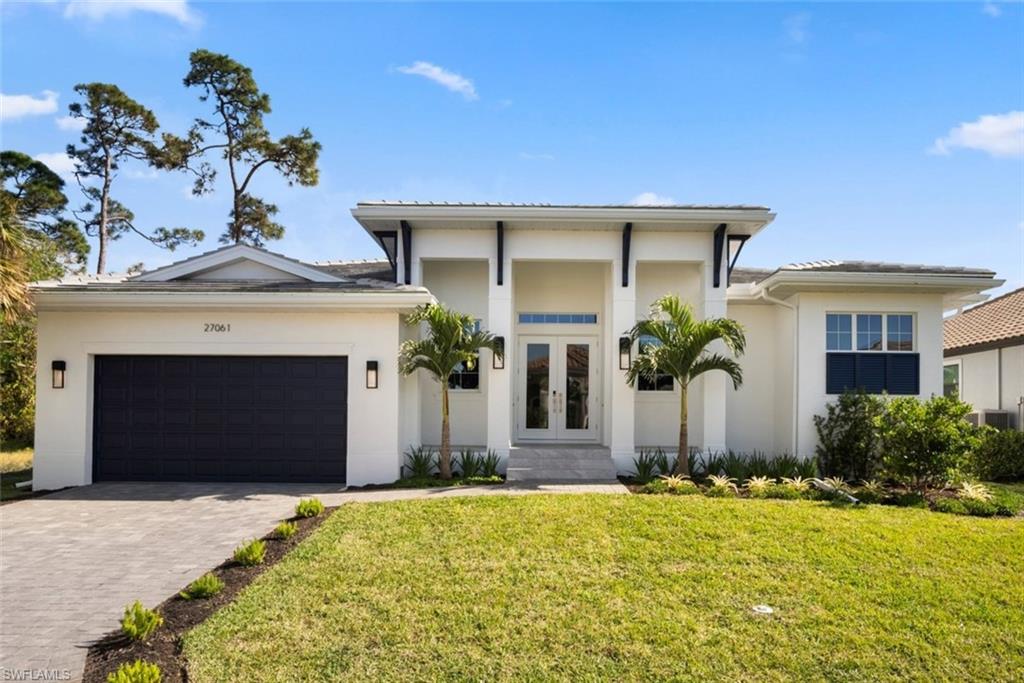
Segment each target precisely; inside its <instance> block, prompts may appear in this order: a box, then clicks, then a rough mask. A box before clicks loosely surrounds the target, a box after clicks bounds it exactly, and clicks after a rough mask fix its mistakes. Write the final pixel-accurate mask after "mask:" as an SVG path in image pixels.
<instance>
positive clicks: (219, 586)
mask: <svg viewBox="0 0 1024 683" xmlns="http://www.w3.org/2000/svg"><path fill="white" fill-rule="evenodd" d="M222 590H224V582H223V581H221V580H220V578H218V577H217V575H216V574H213V573H206V574H203V575H202V576H200V577H199V578H198V579H196V580H195V581H193V582H192V583H190V584H189V585H188V587H186V588H185V590H183V591H181V593H179V594H178V595H180V596H181V597H182V598H183V599H185V600H198V599H201V598H208V597H210V596H213V595H216V594H217V593H220V592H221V591H222Z"/></svg>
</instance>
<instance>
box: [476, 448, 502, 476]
mask: <svg viewBox="0 0 1024 683" xmlns="http://www.w3.org/2000/svg"><path fill="white" fill-rule="evenodd" d="M499 465H501V456H499V455H498V454H497V453H496V452H495V451H494V450H493V449H492V450H488V451H487V454H486V455H484V456H483V457H482V458H480V475H481V476H483V477H497V476H498V466H499Z"/></svg>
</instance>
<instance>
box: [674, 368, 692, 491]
mask: <svg viewBox="0 0 1024 683" xmlns="http://www.w3.org/2000/svg"><path fill="white" fill-rule="evenodd" d="M680 384H682V383H680ZM687 413H688V410H687V406H686V386H682V387H681V388H680V391H679V457H677V458H676V471H675V472H674V474H676V475H679V476H682V477H688V476H690V446H689V444H688V443H687V441H689V428H688V427H687V424H686V422H687V420H688V415H687Z"/></svg>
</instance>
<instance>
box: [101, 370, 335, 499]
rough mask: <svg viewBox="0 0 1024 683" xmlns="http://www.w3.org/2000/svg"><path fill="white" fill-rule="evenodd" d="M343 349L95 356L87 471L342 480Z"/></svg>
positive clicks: (154, 477)
mask: <svg viewBox="0 0 1024 683" xmlns="http://www.w3.org/2000/svg"><path fill="white" fill-rule="evenodd" d="M347 377H348V359H347V358H344V357H322V358H321V357H306V356H301V357H280V356H274V357H253V356H97V357H96V372H95V392H96V393H95V403H94V419H95V421H94V425H93V479H94V480H95V481H282V482H344V481H345V450H346V449H345V444H346V429H347V405H348V401H347Z"/></svg>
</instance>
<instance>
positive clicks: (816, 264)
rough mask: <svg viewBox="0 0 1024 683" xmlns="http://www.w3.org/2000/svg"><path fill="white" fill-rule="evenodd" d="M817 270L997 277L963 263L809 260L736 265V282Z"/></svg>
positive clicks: (826, 271) (734, 279) (733, 279)
mask: <svg viewBox="0 0 1024 683" xmlns="http://www.w3.org/2000/svg"><path fill="white" fill-rule="evenodd" d="M785 272H817V273H875V274H879V273H892V274H906V275H970V276H977V277H993V276H995V273H994V272H993V271H991V270H987V269H985V268H964V267H960V266H926V265H921V264H917V263H885V262H882V261H833V260H824V261H809V262H807V263H790V264H787V265H785V266H780V267H778V268H775V269H771V268H734V269H733V271H732V282H738V283H743V282H761V281H762V280H766V279H768V277H769V276H771V275H775V274H776V273H785Z"/></svg>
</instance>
